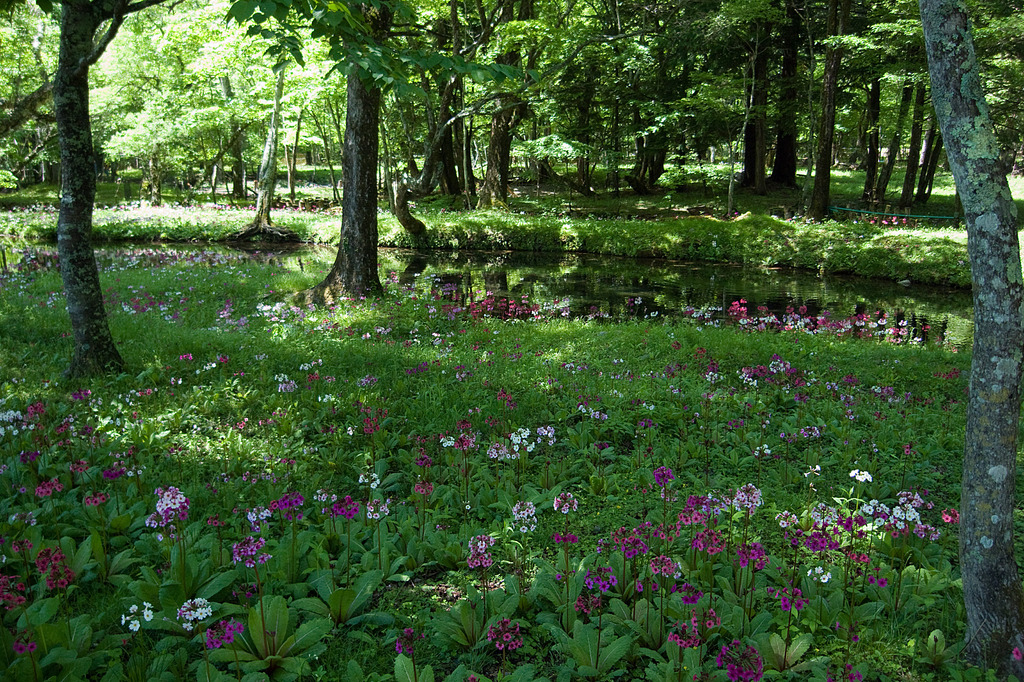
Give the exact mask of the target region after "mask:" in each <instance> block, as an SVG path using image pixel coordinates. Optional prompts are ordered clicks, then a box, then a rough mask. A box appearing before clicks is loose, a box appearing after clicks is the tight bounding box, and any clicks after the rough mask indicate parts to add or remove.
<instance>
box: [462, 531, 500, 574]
mask: <svg viewBox="0 0 1024 682" xmlns="http://www.w3.org/2000/svg"><path fill="white" fill-rule="evenodd" d="M493 546H494V538H492V537H491V536H490V535H477V536H476V537H475V538H473V539H472V540H470V541H469V559H467V560H466V564H467V565H468V566H469V567H470V568H488V567H489V566H490V565H491V564H493V563H494V559H493V558H492V557H491V553H490V552H489V551H487V550H488V549H490V548H491V547H493Z"/></svg>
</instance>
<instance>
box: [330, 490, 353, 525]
mask: <svg viewBox="0 0 1024 682" xmlns="http://www.w3.org/2000/svg"><path fill="white" fill-rule="evenodd" d="M358 513H359V502H358V500H353V499H352V496H351V495H346V496H345V499H344V500H342V501H341V502H336V503H335V504H333V505H331V516H344V517H345V518H346V519H348V520H349V521H351V520H352V519H354V518H355V516H356V514H358Z"/></svg>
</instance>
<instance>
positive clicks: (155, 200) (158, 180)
mask: <svg viewBox="0 0 1024 682" xmlns="http://www.w3.org/2000/svg"><path fill="white" fill-rule="evenodd" d="M148 173H149V205H150V206H159V205H160V203H161V200H162V197H163V170H162V169H161V168H160V150H159V149H157V150H156V151H155V152H153V153H152V154H150V155H149V171H148Z"/></svg>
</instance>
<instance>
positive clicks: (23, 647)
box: [11, 631, 36, 656]
mask: <svg viewBox="0 0 1024 682" xmlns="http://www.w3.org/2000/svg"><path fill="white" fill-rule="evenodd" d="M11 648H12V649H13V650H14V653H15V654H18V655H19V656H20V655H21V654H30V653H32V652H33V651H35V650H36V643H35V642H33V641H31V640H30V639H29V638H28V632H27V631H26V632H21V633H19V634H18V636H17V637H16V638H15V639H14V644H13V645H12V646H11Z"/></svg>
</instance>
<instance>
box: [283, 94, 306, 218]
mask: <svg viewBox="0 0 1024 682" xmlns="http://www.w3.org/2000/svg"><path fill="white" fill-rule="evenodd" d="M304 111H305V109H299V117H298V118H297V119H296V120H295V139H294V141H293V142H292V150H291V154H289V155H288V159H287V160H288V198H289V199H291V200H292V201H295V175H296V172H295V171H296V167H297V166H298V154H299V135H300V134H301V132H302V114H303V112H304ZM287 144H288V143H287V142H285V145H286V146H287ZM286 151H287V150H286Z"/></svg>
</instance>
